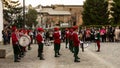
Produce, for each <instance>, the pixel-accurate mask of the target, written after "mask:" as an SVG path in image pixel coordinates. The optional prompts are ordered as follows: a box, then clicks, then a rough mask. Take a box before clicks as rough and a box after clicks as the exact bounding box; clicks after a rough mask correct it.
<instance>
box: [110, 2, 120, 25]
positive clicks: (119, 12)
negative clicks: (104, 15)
mask: <svg viewBox="0 0 120 68" xmlns="http://www.w3.org/2000/svg"><path fill="white" fill-rule="evenodd" d="M111 6H112V7H111V9H110V11H111V12H110V14H111V15H112V18H111V23H113V24H119V23H120V0H113V3H111Z"/></svg>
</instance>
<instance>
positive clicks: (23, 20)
mask: <svg viewBox="0 0 120 68" xmlns="http://www.w3.org/2000/svg"><path fill="white" fill-rule="evenodd" d="M23 24H24V28H25V25H26V23H25V0H23Z"/></svg>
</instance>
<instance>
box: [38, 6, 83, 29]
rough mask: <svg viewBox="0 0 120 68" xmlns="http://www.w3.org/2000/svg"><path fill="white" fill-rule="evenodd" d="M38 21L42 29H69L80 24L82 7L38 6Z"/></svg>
mask: <svg viewBox="0 0 120 68" xmlns="http://www.w3.org/2000/svg"><path fill="white" fill-rule="evenodd" d="M39 8H40V9H36V10H37V11H38V19H37V20H38V21H39V25H42V27H44V28H48V27H52V26H53V27H54V26H56V25H57V26H60V27H71V26H73V25H81V24H82V11H83V7H82V5H51V6H41V7H40V6H39Z"/></svg>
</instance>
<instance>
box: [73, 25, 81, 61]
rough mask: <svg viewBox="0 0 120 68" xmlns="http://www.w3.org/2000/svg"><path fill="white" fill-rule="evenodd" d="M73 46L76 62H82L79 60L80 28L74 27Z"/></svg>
mask: <svg viewBox="0 0 120 68" xmlns="http://www.w3.org/2000/svg"><path fill="white" fill-rule="evenodd" d="M73 30H74V32H73V35H72V36H73V46H74V62H80V61H79V60H78V59H80V58H79V57H78V53H79V45H80V40H79V37H78V26H74V27H73Z"/></svg>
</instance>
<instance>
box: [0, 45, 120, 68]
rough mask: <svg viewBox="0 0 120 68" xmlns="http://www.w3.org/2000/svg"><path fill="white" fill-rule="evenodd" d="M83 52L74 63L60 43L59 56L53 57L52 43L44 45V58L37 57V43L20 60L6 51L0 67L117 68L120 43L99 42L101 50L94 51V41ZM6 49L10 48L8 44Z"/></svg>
mask: <svg viewBox="0 0 120 68" xmlns="http://www.w3.org/2000/svg"><path fill="white" fill-rule="evenodd" d="M89 45H90V46H89V47H88V48H86V49H85V52H81V49H80V52H79V57H80V58H81V59H80V60H81V62H80V63H74V58H73V54H72V53H71V52H70V51H69V50H68V49H66V48H65V45H64V44H63V43H62V45H61V46H62V48H61V51H60V52H61V54H62V55H61V56H60V57H59V58H55V57H54V51H53V45H51V46H45V47H44V57H45V60H39V58H38V57H37V47H38V46H37V45H36V44H34V45H32V50H30V51H27V53H26V56H25V57H24V58H22V59H21V62H19V63H14V62H13V53H12V51H7V57H6V58H5V59H0V68H119V66H120V60H119V59H120V57H119V56H120V43H101V52H99V53H98V52H95V49H96V47H95V43H90V44H89ZM8 47H9V48H8V50H10V48H11V50H12V47H11V46H8Z"/></svg>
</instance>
